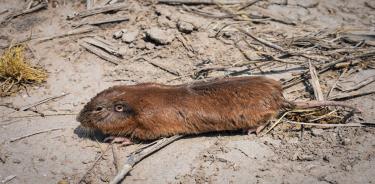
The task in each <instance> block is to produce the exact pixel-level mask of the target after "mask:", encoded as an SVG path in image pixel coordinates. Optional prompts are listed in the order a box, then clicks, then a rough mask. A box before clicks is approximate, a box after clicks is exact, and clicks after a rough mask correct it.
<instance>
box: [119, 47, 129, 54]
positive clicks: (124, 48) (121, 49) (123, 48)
mask: <svg viewBox="0 0 375 184" xmlns="http://www.w3.org/2000/svg"><path fill="white" fill-rule="evenodd" d="M126 51H127V48H126V47H120V48H119V49H118V52H119V53H120V54H121V56H125V54H126Z"/></svg>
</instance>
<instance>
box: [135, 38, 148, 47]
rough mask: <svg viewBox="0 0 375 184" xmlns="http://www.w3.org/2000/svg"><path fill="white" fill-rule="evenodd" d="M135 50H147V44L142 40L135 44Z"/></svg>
mask: <svg viewBox="0 0 375 184" xmlns="http://www.w3.org/2000/svg"><path fill="white" fill-rule="evenodd" d="M135 48H137V49H145V48H146V42H145V41H143V40H142V39H141V40H138V41H137V42H136V44H135Z"/></svg>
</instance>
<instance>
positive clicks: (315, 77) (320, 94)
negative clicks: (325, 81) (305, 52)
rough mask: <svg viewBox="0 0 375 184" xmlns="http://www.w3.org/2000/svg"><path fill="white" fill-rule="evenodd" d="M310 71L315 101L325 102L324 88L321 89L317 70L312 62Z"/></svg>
mask: <svg viewBox="0 0 375 184" xmlns="http://www.w3.org/2000/svg"><path fill="white" fill-rule="evenodd" d="M309 69H310V75H311V80H310V83H311V86H312V87H313V89H314V96H315V99H316V100H318V101H323V100H324V96H323V92H322V88H321V87H320V83H319V78H318V74H317V73H316V69H315V67H314V66H313V65H312V64H311V62H309Z"/></svg>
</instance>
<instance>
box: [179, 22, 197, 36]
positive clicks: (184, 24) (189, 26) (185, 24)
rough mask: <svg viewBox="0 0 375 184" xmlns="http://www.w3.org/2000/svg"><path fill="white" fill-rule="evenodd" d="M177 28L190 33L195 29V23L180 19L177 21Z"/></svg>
mask: <svg viewBox="0 0 375 184" xmlns="http://www.w3.org/2000/svg"><path fill="white" fill-rule="evenodd" d="M177 28H178V30H179V31H181V32H183V33H186V34H189V33H191V32H193V31H194V25H193V24H191V23H189V22H184V21H180V22H178V23H177Z"/></svg>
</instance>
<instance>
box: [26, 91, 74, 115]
mask: <svg viewBox="0 0 375 184" xmlns="http://www.w3.org/2000/svg"><path fill="white" fill-rule="evenodd" d="M69 94H70V93H64V94H62V95H58V96H53V97H48V98H46V99H43V100H40V101H38V102H36V103H33V104H29V105H26V106H24V107H21V108H20V111H27V110H28V109H30V108H32V107H35V106H38V105H40V104H44V103H46V102H48V101H51V100H55V99H57V98H61V97H64V96H66V95H69Z"/></svg>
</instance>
